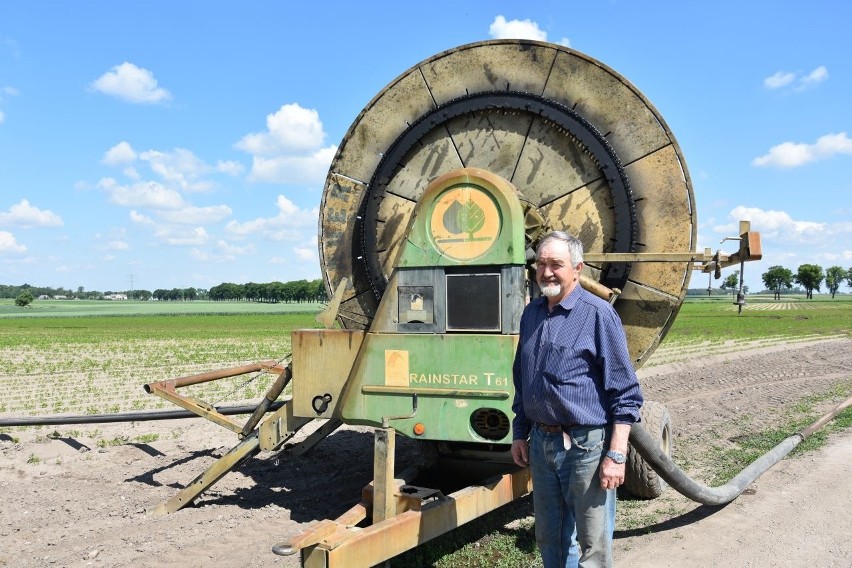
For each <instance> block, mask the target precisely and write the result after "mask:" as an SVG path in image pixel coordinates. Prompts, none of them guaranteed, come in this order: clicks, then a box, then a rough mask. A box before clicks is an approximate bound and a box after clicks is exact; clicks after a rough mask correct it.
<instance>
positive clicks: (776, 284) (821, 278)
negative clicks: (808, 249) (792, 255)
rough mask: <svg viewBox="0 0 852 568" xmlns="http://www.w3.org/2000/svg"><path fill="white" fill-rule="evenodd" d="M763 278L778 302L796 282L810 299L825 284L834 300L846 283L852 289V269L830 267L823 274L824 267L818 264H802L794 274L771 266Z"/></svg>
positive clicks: (781, 267) (787, 269)
mask: <svg viewBox="0 0 852 568" xmlns="http://www.w3.org/2000/svg"><path fill="white" fill-rule="evenodd" d="M762 278H763V284H764V285H765V286H766V288H767V289H768V290H770V291H772V292H773V293H774V298H775V299H776V300H780V299H781V292H782V290H790V288H792V287H793V283H794V282H795V283H796V284H800V285H801V286H802V287H803V288H804V289H805V297H806V298H808V299H813V297H814V290H816V291H817V292H819V291H820V286H821V285H822V283H823V282H825V287H826V288H827V289H828V292H829V293H830V294H831V297H832V298H834V295H835V294H836V293H837V290H838V289H840V286H841V285H843V284H844V283H845V284H846V285H847V286H849V287H850V288H852V267H850V268H848V269H846V268H843V267H842V266H829V267H828V268H827V269H826V270H825V272H823V269H822V266H820V265H818V264H802V265H801V266H799V268H798V270H797V271H796V273H795V274H793V271H792V270H790V269H789V268H784V267H783V266H770V267H769V269H768V270H767V271H766V272H764V273H763V276H762Z"/></svg>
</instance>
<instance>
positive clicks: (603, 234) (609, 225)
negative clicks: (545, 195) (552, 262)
mask: <svg viewBox="0 0 852 568" xmlns="http://www.w3.org/2000/svg"><path fill="white" fill-rule="evenodd" d="M541 212H542V214H543V215H544V218H545V219H546V220H547V223H548V225H549V227H550V228H552V229H556V230H562V231H567V232H568V233H571V234H573V235H575V236H576V237H577V238H578V239H580V241H581V242H582V243H583V250H586V251H595V252H608V249H607V247H608V246H610V243H611V242H612V240H613V237H614V233H615V216H614V214H613V211H612V197H611V194H610V192H609V186H608V185H607V184H606V182H604V181H603V180H597V181H595V182H594V183H593V184H591V185H588V186H583V187H581V188H580V189H578V190H576V191H573V192H571V193H569V194H567V195H565V196H563V197H561V198H559V199H558V200H556V201H554V202H552V203H550V204H548V205H546V206H545V207H542V208H541Z"/></svg>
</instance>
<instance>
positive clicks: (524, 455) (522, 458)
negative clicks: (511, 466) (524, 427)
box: [512, 440, 530, 467]
mask: <svg viewBox="0 0 852 568" xmlns="http://www.w3.org/2000/svg"><path fill="white" fill-rule="evenodd" d="M512 459H513V460H515V463H516V464H518V465H519V466H521V467H527V466H528V465H530V456H529V444H527V441H526V440H513V441H512Z"/></svg>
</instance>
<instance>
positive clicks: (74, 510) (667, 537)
mask: <svg viewBox="0 0 852 568" xmlns="http://www.w3.org/2000/svg"><path fill="white" fill-rule="evenodd" d="M652 362H653V360H652ZM640 379H641V382H642V385H643V390H644V393H645V396H646V398H647V399H650V400H655V401H658V402H662V403H664V404H665V405H666V407H667V408H668V410H669V412H670V414H671V417H672V422H673V424H674V430H675V441H674V443H675V454H676V456H677V459H678V461H679V462H680V463H685V464H688V467H687V469H688V473H690V475H692V476H693V477H696V478H698V479H700V480H702V481H706V480H703V479H701V477H702V474H703V473H704V472H705V471H706V469H707V467H708V466H709V465H711V464H710V463H709V460H710V459H711V458H709V457H708V455H707V453H706V448H707V447H708V445H709V444H710V443H713V442H716V443H719V442H721V443H725V441H726V440H731V439H733V438H734V437H735V436H737V435H738V434H741V433H743V432H747V431H748V432H751V431H756V430H760V429H761V428H762V427H771V426H772V425H773V424H774V423H777V422H779V421H780V420H782V413H784V412H787V411H789V408H790V406H791V404H793V403H794V402H795V401H797V400H800V399H801V397H803V396H806V395H808V394H810V393H821V392H825V391H827V390H828V389H829V388H830V386H831V385H833V384H835V383H837V382H839V381H844V380H849V379H852V341H850V340H849V339H832V340H824V341H814V342H807V343H790V344H784V343H780V344H776V345H774V346H770V347H762V348H759V349H757V348H756V349H744V350H740V351H737V352H735V353H730V354H727V355H725V354H722V355H713V356H709V357H704V358H692V359H690V360H687V361H682V362H677V363H664V364H661V365H656V366H650V367H646V368H644V369H642V371H641V372H640ZM831 406H832V404H830V403H826V410H828V409H829V408H830V407H831ZM121 437H124V438H127V439H129V440H130V443H124V444H121V445H109V444H106V443H105V441H110V440H114V439H116V438H121ZM154 438H156V439H154ZM236 441H237V440H236V436H235V435H234V434H233V433H231V432H228V431H226V430H224V429H223V428H220V427H218V426H215V425H213V424H211V423H209V422H207V421H203V420H175V421H161V422H145V423H135V424H107V425H85V426H58V427H44V428H40V429H27V430H15V431H13V432H11V433H6V434H0V496H2V498H0V566H16V567H17V566H23V567H36V566H38V567H42V566H69V567H77V566H101V567H116V566H209V565H211V564H213V563H216V564H219V565H224V566H262V567H267V566H269V567H271V566H285V567H295V566H298V560H297V558H296V557H279V556H275V555H273V554H272V553H271V547H272V546H273V545H274V544H277V543H279V542H282V541H284V540H286V539H287V537H288V536H290V535H292V534H294V533H296V532H297V531H299V530H300V529H302V528H304V527H306V526H308V525H310V524H312V523H314V522H316V521H318V520H321V519H326V518H334V517H336V516H338V515H339V514H341V513H342V512H344V511H345V510H346V509H348V508H349V507H350V506H351V505H353V504H354V503H355V502H357V500H358V497H359V495H360V490H361V488H362V487H363V486H365V485H366V484H367V483H368V482H369V481H370V479H371V478H372V441H373V438H372V434H371V433H370V431H369V430H367V429H357V428H349V427H347V428H344V429H341V430H338V431H337V432H335V433H334V434H333V435H332V436H330V437H329V438H328V439H326V440H324V441H323V442H322V443H320V444H319V445H318V446H316V447H315V448H314V450H312V451H311V452H310V453H308V454H307V455H304V456H301V457H299V458H293V457H290V456H279V455H276V454H271V453H262V454H260V455H259V456H258V457H256V458H254V459H252V460H250V461H249V462H247V463H246V464H244V465H243V466H242V467H241V468H240V469H239V471H237V472H234V473H231V474H229V475H227V476H226V477H225V478H223V479H222V480H221V481H219V482H218V483H217V484H216V485H214V486H213V488H212V489H211V490H210V491H208V492H207V493H206V494H204V495H203V496H202V497H201V498H200V499H199V500H198V501H197V503H196V504H195V506H192V507H188V508H185V509H183V510H181V511H179V512H177V513H175V514H171V515H167V516H151V515H149V514H148V513H147V510H148V509H150V508H152V507H153V506H155V505H156V504H158V503H159V502H161V501H163V500H165V499H167V498H169V497H171V496H172V495H173V494H174V493H175V492H176V491H177V490H178V489H180V488H181V487H183V486H184V485H186V484H188V483H189V482H190V481H192V479H193V478H195V477H196V476H197V475H198V474H200V473H201V472H202V471H204V469H205V468H206V467H208V466H209V465H210V464H211V463H212V462H213V460H214V459H216V458H217V457H219V456H221V455H222V454H224V453H225V452H226V451H227V450H228V449H229V448H230V447H231V446H232V445H234V444H235V443H236ZM99 442H100V444H99ZM397 454H398V458H397V465H398V468H402V467H405V466H406V465H408V464H410V463H413V462H414V461H416V460H417V459H418V458H419V456H418V455H417V449H416V446H415V445H413V444H411V443H410V442H407V441H406V440H405V439H404V438H403V439H398V449H397ZM652 503H659V504H658V505H653V504H652V505H642V507H644V508H647V511H646V510H645V509H643V511H644V512H643V513H642V514H643V515H645V516H646V517H642V518H643V519H644V518H647V520H646V521H641V519H640V522H639V524H638V526H637V525H636V521H635V519H634V520H633V524H632V525H631V527H630V528H626V526H625V525H624V523H623V522H622V520H621V517H620V520H619V526H618V527H617V528H616V535H615V536H616V544H615V547H616V552H615V554H616V564H617V565H621V566H632V567H646V566H647V567H652V566H653V567H666V566H671V567H681V566H695V567H703V566H748V567H763V566H766V567H769V566H790V567H792V566H804V565H809V566H814V567H823V566H825V567H828V566H832V567H833V566H838V567H850V566H852V539H850V538H849V529H850V527H852V432H850V431H846V432H844V433H841V434H837V435H835V436H833V437H832V438H831V440H830V443H829V444H828V445H827V446H825V447H824V448H823V449H821V450H819V451H817V452H813V453H811V454H804V455H801V456H798V457H795V458H788V459H785V460H784V461H782V462H781V463H780V464H778V465H777V466H776V467H774V468H773V469H771V470H770V471H769V472H768V473H766V474H765V475H764V476H763V477H761V478H760V479H759V480H757V481H756V482H755V483H754V484H753V485H752V486H751V487H750V488H749V489H748V490H747V491H746V493H745V494H743V495H741V496H740V497H739V498H738V499H737V500H735V501H734V502H733V503H731V504H729V505H727V506H725V507H706V506H700V505H697V504H695V503H692V502H690V501H688V500H686V499H685V498H683V497H680V496H678V495H677V494H674V493H673V492H672V491H668V492H667V493H666V494H665V495H664V496H663V497H661V498H660V499H658V500H656V501H655V502H652ZM625 507H626V504H625Z"/></svg>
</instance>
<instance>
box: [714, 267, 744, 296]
mask: <svg viewBox="0 0 852 568" xmlns="http://www.w3.org/2000/svg"><path fill="white" fill-rule="evenodd" d="M739 287H740V271H739V270H734V271H733V272H732V273H731V274H728V276H727V277H726V278H725V281H724V282H722V285H721V286H719V288H721V289H722V290H730V291H731V294H736V293H737V288H739Z"/></svg>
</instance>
